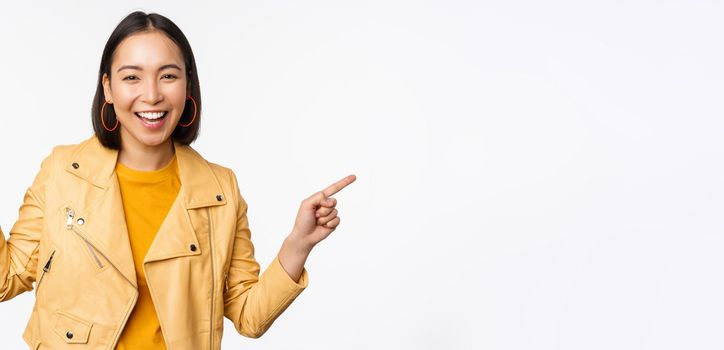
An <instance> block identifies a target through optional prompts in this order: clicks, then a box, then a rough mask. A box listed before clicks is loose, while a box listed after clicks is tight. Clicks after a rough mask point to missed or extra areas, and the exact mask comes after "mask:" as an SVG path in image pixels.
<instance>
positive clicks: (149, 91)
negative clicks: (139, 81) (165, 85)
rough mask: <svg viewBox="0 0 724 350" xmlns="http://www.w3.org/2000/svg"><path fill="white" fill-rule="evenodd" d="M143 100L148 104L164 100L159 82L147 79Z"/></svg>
mask: <svg viewBox="0 0 724 350" xmlns="http://www.w3.org/2000/svg"><path fill="white" fill-rule="evenodd" d="M142 97H143V102H145V103H148V104H151V105H153V104H156V103H158V102H160V101H161V100H163V94H162V93H161V91H160V90H159V88H158V82H157V81H155V80H154V79H147V80H146V86H145V91H144V92H143V95H142Z"/></svg>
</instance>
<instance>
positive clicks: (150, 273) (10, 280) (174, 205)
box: [0, 12, 356, 349]
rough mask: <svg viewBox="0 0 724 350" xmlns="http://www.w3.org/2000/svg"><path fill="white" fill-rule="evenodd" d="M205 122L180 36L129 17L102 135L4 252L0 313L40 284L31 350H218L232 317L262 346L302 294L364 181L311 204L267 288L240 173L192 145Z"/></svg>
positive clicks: (96, 120)
mask: <svg viewBox="0 0 724 350" xmlns="http://www.w3.org/2000/svg"><path fill="white" fill-rule="evenodd" d="M201 119H202V118H201V95H200V91H199V79H198V75H197V72H196V63H195V61H194V56H193V52H192V50H191V47H190V45H189V43H188V41H187V39H186V37H185V36H184V34H183V33H182V32H181V30H180V29H179V28H178V27H177V26H176V25H175V24H174V23H173V22H171V21H170V20H169V19H168V18H166V17H163V16H161V15H158V14H145V13H143V12H134V13H132V14H130V15H128V16H127V17H126V18H125V19H123V21H121V22H120V24H119V25H118V26H117V27H116V29H115V30H114V31H113V33H112V34H111V36H110V38H109V39H108V42H107V43H106V46H105V49H104V50H103V55H102V57H101V65H100V70H99V72H98V85H97V91H96V95H95V98H94V101H93V109H92V121H93V128H94V131H95V135H93V136H91V137H90V138H88V139H86V140H84V141H83V142H81V143H79V144H75V145H66V146H58V147H55V148H54V149H53V152H52V154H51V155H49V156H48V157H47V158H46V159H45V160H44V161H43V163H42V165H41V170H40V172H39V173H38V175H37V176H36V178H35V180H34V182H33V184H32V186H31V187H30V188H29V189H28V191H27V194H26V196H25V201H24V203H23V205H22V206H21V209H20V217H19V219H18V221H17V222H16V223H15V225H14V226H13V228H12V229H11V230H10V238H9V239H8V241H7V242H6V241H5V239H2V240H0V280H2V281H4V282H3V284H2V287H1V289H0V301H4V300H8V299H11V298H13V297H14V296H16V295H18V294H20V293H22V292H25V291H29V290H32V289H33V282H36V286H35V288H36V301H35V307H34V308H33V311H32V314H31V317H30V321H29V322H28V325H27V327H26V330H25V333H24V334H23V338H24V339H25V341H26V342H27V343H28V345H29V346H30V347H31V348H32V349H61V348H66V347H67V346H68V344H86V347H87V348H94V349H96V348H97V349H219V348H220V346H221V336H222V333H223V324H224V323H223V317H224V316H225V317H227V318H229V319H230V320H231V321H232V322H233V324H234V326H235V328H236V330H237V331H238V332H239V333H241V334H243V335H245V336H248V337H254V338H256V337H260V336H261V335H262V334H264V333H265V332H266V331H267V329H269V327H270V326H271V324H272V323H273V322H274V320H275V319H276V318H277V317H279V316H280V315H281V313H282V312H284V310H286V309H287V307H288V306H289V305H290V304H291V303H292V302H293V301H294V299H295V298H296V297H297V296H298V295H299V293H301V292H302V291H303V290H304V289H305V287H306V286H307V283H308V277H307V272H306V270H305V269H304V264H305V262H306V259H307V257H308V256H309V254H310V252H311V251H312V248H313V247H315V246H316V245H317V244H318V243H319V242H320V241H322V240H324V239H325V238H327V237H328V236H329V235H330V234H331V233H332V232H333V231H334V230H335V229H336V228H337V226H338V225H339V223H340V218H339V216H338V215H337V214H338V213H337V209H336V208H335V207H336V204H337V201H336V199H335V198H333V197H332V196H333V195H334V194H336V193H337V192H339V191H340V190H342V189H343V188H344V187H346V186H347V185H349V184H350V183H352V182H353V181H354V180H355V179H356V178H355V176H354V175H350V176H347V177H345V178H343V179H342V180H340V181H338V182H336V183H334V184H332V185H330V186H328V187H327V188H325V189H323V190H321V191H318V192H315V193H314V194H312V195H311V196H309V197H308V198H306V199H304V200H303V201H302V203H301V205H300V208H299V211H298V213H297V216H296V218H295V220H294V226H293V229H292V230H291V232H290V233H289V235H288V236H287V238H286V239H285V240H284V242H283V244H282V246H281V248H280V250H279V253H278V254H277V256H276V257H275V259H274V260H273V261H272V263H271V264H270V265H269V266H268V268H267V269H266V270H265V271H264V273H263V274H261V275H260V274H259V272H260V266H259V264H258V263H257V261H256V260H255V258H254V246H253V244H252V242H251V233H250V231H249V224H248V219H247V216H246V213H247V203H246V201H245V200H244V198H243V197H242V195H241V193H240V191H239V186H238V184H237V181H236V176H235V174H234V172H233V171H232V170H231V169H228V168H225V167H223V166H220V165H217V164H213V163H210V162H208V161H206V160H205V159H204V158H203V157H202V156H201V155H200V154H199V153H197V152H196V151H195V150H194V149H193V148H191V147H190V146H189V145H190V144H191V143H192V142H193V141H194V140H195V139H196V137H197V135H198V131H199V125H200V122H201ZM0 233H1V232H0ZM81 251H82V252H83V253H79V252H81ZM41 284H42V286H41Z"/></svg>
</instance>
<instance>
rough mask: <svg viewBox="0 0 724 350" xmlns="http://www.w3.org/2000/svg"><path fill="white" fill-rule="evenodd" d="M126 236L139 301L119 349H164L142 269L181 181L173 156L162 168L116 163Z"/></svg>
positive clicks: (126, 327)
mask: <svg viewBox="0 0 724 350" xmlns="http://www.w3.org/2000/svg"><path fill="white" fill-rule="evenodd" d="M116 173H117V175H118V182H119V184H120V187H121V196H122V197H123V210H124V211H125V214H126V225H127V226H128V238H129V240H130V242H131V251H132V252H133V262H134V264H135V266H136V279H137V280H138V292H139V295H138V301H137V302H136V306H135V307H134V309H133V312H131V315H130V316H129V318H128V322H127V323H126V326H125V328H124V329H123V333H122V334H121V337H120V339H119V340H118V345H117V347H116V349H118V350H131V349H132V350H143V349H153V350H158V349H166V344H165V343H164V341H163V333H162V332H161V326H160V324H159V322H158V316H157V315H156V309H155V308H154V307H153V300H152V299H151V293H150V292H149V290H148V284H147V283H146V275H145V273H144V272H143V258H144V257H145V256H146V253H147V252H148V248H149V247H150V246H151V242H153V238H154V237H155V236H156V232H158V229H159V228H160V227H161V223H162V222H163V220H164V219H165V218H166V214H168V211H169V209H170V208H171V205H172V204H173V202H174V200H175V199H176V196H177V195H178V192H179V189H180V188H181V181H180V179H179V173H178V165H177V162H176V156H175V155H174V156H173V159H171V161H170V162H169V164H167V165H166V166H164V167H163V168H162V169H159V170H155V171H138V170H133V169H131V168H128V167H126V166H124V165H123V164H121V163H117V164H116Z"/></svg>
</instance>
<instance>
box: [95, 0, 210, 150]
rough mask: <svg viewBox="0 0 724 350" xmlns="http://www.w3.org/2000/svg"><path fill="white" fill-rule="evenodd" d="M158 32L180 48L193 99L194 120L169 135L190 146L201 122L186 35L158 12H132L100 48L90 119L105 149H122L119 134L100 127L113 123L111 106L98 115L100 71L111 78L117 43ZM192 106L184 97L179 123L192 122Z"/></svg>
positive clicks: (101, 94) (101, 96) (101, 99)
mask: <svg viewBox="0 0 724 350" xmlns="http://www.w3.org/2000/svg"><path fill="white" fill-rule="evenodd" d="M153 31H159V32H161V33H163V34H165V35H166V36H167V37H168V38H169V39H171V40H173V42H174V43H176V45H177V46H178V47H179V49H180V51H181V54H182V55H183V59H184V63H185V64H186V78H187V79H186V81H187V82H188V86H187V87H186V88H187V92H188V95H190V96H191V97H193V98H194V100H196V119H195V120H194V122H193V124H192V125H190V126H188V127H185V128H184V127H181V126H179V125H178V124H177V125H176V129H174V131H173V133H171V137H172V138H173V139H174V140H176V141H178V142H179V143H181V144H183V145H189V144H191V142H193V141H194V140H196V137H197V136H198V134H199V124H200V121H201V118H200V117H201V91H200V89H199V76H198V74H197V72H196V60H195V59H194V53H193V51H191V45H189V42H188V40H187V39H186V36H185V35H184V34H183V32H181V29H179V27H178V26H176V24H174V23H173V22H172V21H171V20H170V19H168V18H166V17H164V16H162V15H159V14H157V13H149V14H146V13H145V12H142V11H135V12H133V13H131V14H129V15H128V16H126V18H124V19H123V20H122V21H121V22H120V23H118V26H116V29H114V30H113V33H111V36H110V37H109V38H108V42H106V46H105V48H104V49H103V56H102V57H101V67H100V69H99V70H98V86H97V87H96V94H95V97H94V98H93V107H92V109H91V119H92V120H93V131H94V132H95V134H96V136H97V137H98V139H99V140H100V142H101V144H102V145H103V146H105V147H106V148H110V149H115V150H118V149H120V148H121V133H120V132H118V131H117V130H114V131H107V130H106V129H105V128H103V124H102V121H101V118H104V119H103V122H105V124H106V125H114V124H115V123H116V121H115V119H116V118H115V112H113V108H112V106H111V108H108V105H107V106H106V110H105V111H104V115H101V110H102V107H103V104H104V103H105V101H106V99H105V93H104V92H103V73H105V74H107V75H108V78H109V79H110V78H111V63H112V61H113V53H114V52H115V51H116V48H117V47H118V44H120V43H121V41H123V39H125V38H127V37H129V36H131V35H133V34H136V33H143V32H153ZM193 112H194V106H193V102H191V101H189V99H188V98H187V99H186V105H185V106H184V112H183V113H182V114H181V118H180V119H179V124H181V123H183V124H187V123H189V122H190V121H191V118H192V116H193Z"/></svg>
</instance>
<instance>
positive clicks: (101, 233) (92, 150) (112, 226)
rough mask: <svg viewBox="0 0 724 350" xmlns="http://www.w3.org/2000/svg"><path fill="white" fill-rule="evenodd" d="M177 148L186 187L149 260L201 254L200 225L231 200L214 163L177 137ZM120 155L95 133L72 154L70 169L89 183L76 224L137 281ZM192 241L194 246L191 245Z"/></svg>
mask: <svg viewBox="0 0 724 350" xmlns="http://www.w3.org/2000/svg"><path fill="white" fill-rule="evenodd" d="M174 148H175V152H176V159H177V162H178V167H179V177H180V180H181V189H180V190H179V194H178V196H177V197H176V200H175V201H174V203H173V205H172V206H171V209H170V210H169V212H168V214H167V215H166V218H165V219H164V221H163V223H162V224H161V227H160V228H159V231H158V232H157V233H156V236H155V238H154V240H153V242H152V243H151V247H150V248H149V250H148V253H147V254H146V257H145V259H144V263H146V262H152V261H158V260H165V259H171V258H177V257H183V256H192V255H199V254H201V251H200V245H199V241H198V235H197V231H199V230H207V229H208V221H207V219H208V218H207V216H206V215H205V214H204V212H205V210H206V209H205V208H207V207H210V206H218V205H225V204H226V195H225V194H224V193H223V192H222V190H221V185H220V184H219V181H218V179H217V178H216V176H215V174H214V172H213V170H212V169H211V166H210V165H209V163H208V162H207V161H206V160H205V159H203V157H201V155H199V154H198V153H197V152H196V151H195V150H194V149H193V148H191V147H189V146H185V145H181V144H179V143H177V142H174ZM117 159H118V151H117V150H111V149H107V148H105V147H104V146H103V145H101V143H100V141H98V139H97V138H96V137H95V136H93V137H91V138H90V139H88V140H86V141H85V142H83V143H81V144H80V145H79V147H78V149H77V150H76V152H75V153H74V154H73V155H72V160H71V161H70V162H69V164H68V165H67V167H66V170H67V171H68V172H70V173H71V174H74V175H76V176H78V177H79V178H81V179H83V180H85V181H86V182H88V183H89V185H90V186H89V189H88V191H87V194H86V195H85V196H84V198H82V201H83V202H84V203H82V204H80V203H79V205H78V207H79V209H78V210H79V212H78V213H77V214H76V218H77V217H80V216H81V215H83V216H84V219H85V222H86V223H85V225H83V226H78V225H75V230H76V231H77V232H78V233H79V234H80V235H82V236H83V237H84V238H86V239H87V240H88V241H89V242H90V243H91V244H92V245H93V246H94V247H95V248H96V249H97V250H99V251H100V252H101V253H102V254H103V255H104V256H105V257H106V258H107V259H108V260H109V262H110V263H111V264H112V265H114V266H115V267H116V269H118V271H119V272H120V273H121V274H122V275H123V276H124V277H125V278H126V279H128V281H129V282H130V283H131V284H132V285H133V286H134V287H137V281H136V272H135V267H134V264H133V255H132V253H131V245H130V241H129V239H128V228H127V226H126V221H125V213H124V211H123V202H122V198H121V193H120V186H119V185H118V178H117V176H116V173H115V166H116V161H117ZM80 208H82V209H80ZM202 218H203V220H202ZM192 244H193V245H195V247H196V249H195V251H194V250H192V249H191V245H192Z"/></svg>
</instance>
